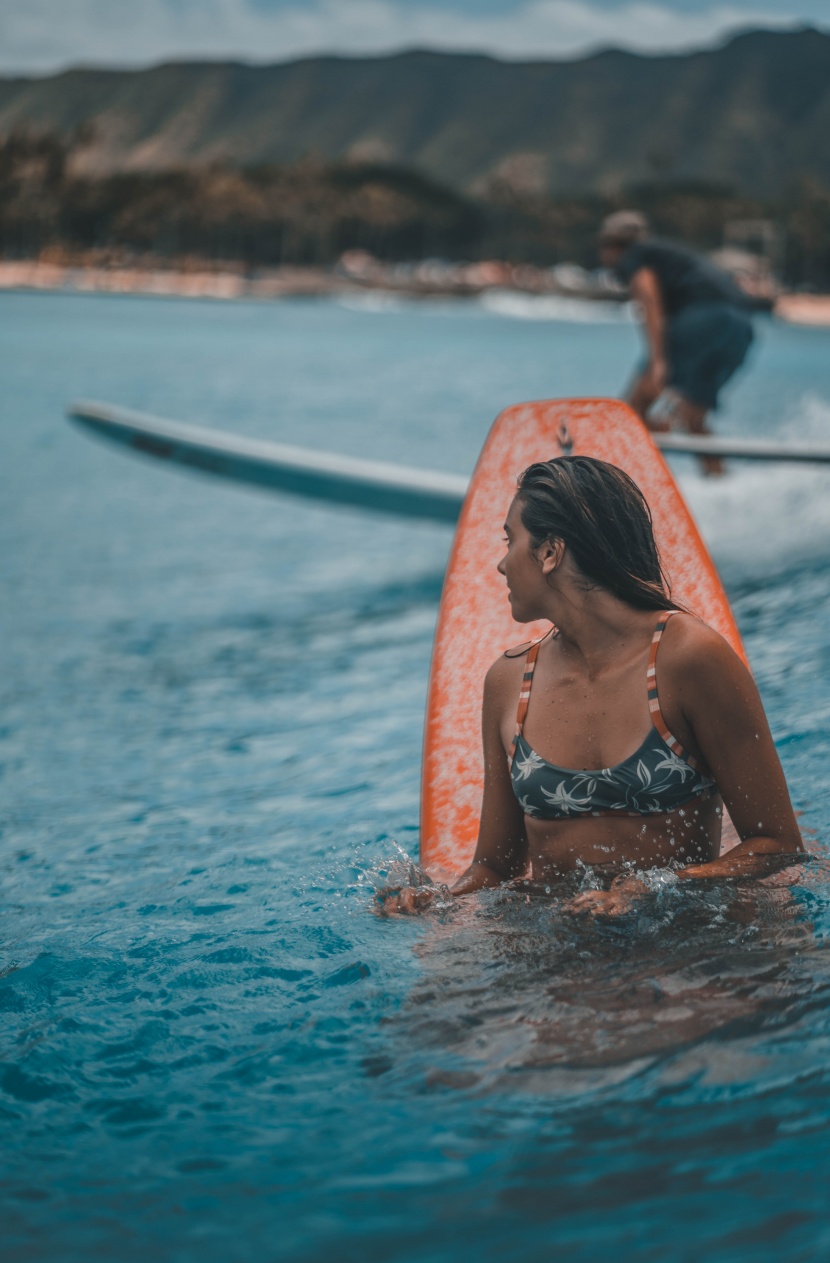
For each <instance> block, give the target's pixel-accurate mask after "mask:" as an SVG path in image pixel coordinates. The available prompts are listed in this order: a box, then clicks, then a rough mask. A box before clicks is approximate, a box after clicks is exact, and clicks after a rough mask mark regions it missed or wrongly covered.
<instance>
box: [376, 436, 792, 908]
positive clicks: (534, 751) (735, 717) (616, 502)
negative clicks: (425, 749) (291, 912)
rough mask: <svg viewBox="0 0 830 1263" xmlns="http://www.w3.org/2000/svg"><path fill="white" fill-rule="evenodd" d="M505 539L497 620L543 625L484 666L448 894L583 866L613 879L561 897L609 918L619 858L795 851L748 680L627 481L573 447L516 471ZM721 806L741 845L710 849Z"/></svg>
mask: <svg viewBox="0 0 830 1263" xmlns="http://www.w3.org/2000/svg"><path fill="white" fill-rule="evenodd" d="M505 543H506V546H507V547H506V552H505V555H504V557H503V558H502V560H501V561H500V562H499V566H498V568H499V571H500V573H501V574H503V575H504V577H505V579H506V581H507V591H508V597H509V600H510V605H511V609H512V613H513V617H514V619H515V620H516V622H518V623H531V622H535V621H536V620H539V619H544V620H548V621H549V622H550V623H552V624H553V627H552V629H551V631H550V632H549V633H548V635H547V636H545V637H544V638H543V639H542V640H541V641H538V642H536V643H535V644H528V645H522V646H519V648H517V649H511V650H508V651H507V653H506V654H505V655H504V656H503V657H501V658H499V659H498V661H497V662H495V663H494V664H493V666H492V667H491V668H490V670H489V671H488V673H487V678H486V681H485V686H484V710H483V737H484V764H485V781H484V801H483V806H482V813H481V823H480V827H479V837H478V845H477V847H476V852H475V858H474V859H473V862H472V864H471V865H470V867H469V868H468V869H467V870H466V872H465V873H463V874H462V875H461V877H460V878H459V879H458V880H457V881H456V883H455V885H454V886H453V888H452V893H453V894H454V895H466V894H471V893H472V892H474V891H476V890H482V889H484V888H485V887H489V886H498V885H500V884H501V883H502V882H506V881H510V880H511V879H514V878H516V877H519V876H521V875H522V874H524V873H526V872H527V871H528V869H529V870H530V874H531V876H532V878H533V880H534V881H539V882H543V883H550V882H551V881H555V880H557V879H561V878H562V877H564V876H565V875H567V874H568V873H573V872H574V870H576V869H577V868H578V867H579V866H582V865H588V866H595V867H597V868H599V869H600V870H604V871H606V872H611V873H614V872H616V874H617V875H616V876H615V877H614V880H613V881H612V882H611V885H610V888H609V889H606V890H591V891H587V892H585V893H583V894H581V895H580V896H578V897H577V898H576V899H574V900H572V901H571V904H570V908H571V909H572V910H573V911H576V912H595V913H603V914H606V915H615V914H618V913H621V912H624V911H625V910H626V909H627V908H628V907H630V906H631V904H632V902H633V901H634V899H636V897H637V895H638V894H639V893H641V892H642V891H643V890H644V889H645V888H646V887H645V885H644V883H643V882H642V881H641V880H640V879H639V878H638V877H636V876H634V875H633V872H632V870H645V869H651V868H661V867H667V866H669V865H671V866H672V867H674V868H676V870H677V876H678V877H680V878H684V879H699V878H706V877H730V876H763V875H765V874H767V873H769V872H771V871H773V870H774V869H776V868H778V867H780V866H781V863H782V857H783V856H790V857H791V856H793V855H794V854H802V853H803V846H802V842H801V837H800V835H799V831H798V827H797V824H796V820H795V815H794V813H793V809H792V806H791V804H790V799H789V794H788V792H787V785H786V782H785V780H784V773H783V771H782V769H781V764H780V762H779V760H778V755H777V753H776V750H775V746H774V744H773V740H772V736H771V734H770V730H769V725H768V723H767V719H766V716H765V714H764V710H763V706H762V704H761V699H760V697H759V695H758V690H757V688H756V687H755V684H754V682H753V680H752V677H751V675H750V673H749V671H747V669H746V667H745V666H744V665H743V663H742V662H741V661H740V659H739V658H738V657H737V655H736V654H735V653H734V652H733V650H732V649H731V648H730V647H729V645H727V643H726V641H725V640H724V639H723V638H722V637H721V636H719V635H718V633H717V632H715V631H713V630H712V629H711V628H710V627H708V626H706V624H705V623H702V622H701V621H700V620H699V619H697V618H695V617H694V616H693V615H692V614H689V613H686V612H684V611H682V610H681V609H680V608H679V607H678V606H677V605H676V604H675V603H674V602H673V601H672V600H671V596H670V594H669V592H668V588H667V585H666V581H665V577H664V575H663V572H662V569H661V566H660V560H659V557H658V554H657V548H656V545H655V542H654V535H653V531H652V523H651V514H650V512H649V509H648V505H647V504H646V502H645V499H644V498H643V495H642V493H641V492H640V491H639V489H638V487H637V486H636V484H635V483H634V482H632V480H631V479H630V478H629V477H628V475H627V474H625V473H623V471H622V470H620V469H617V468H616V467H615V466H613V465H609V464H607V463H606V462H604V461H599V460H594V459H592V458H590V457H587V456H565V457H561V458H559V459H557V460H551V461H546V462H543V463H539V464H535V465H531V466H530V468H529V469H527V470H525V472H524V474H523V475H522V477H521V479H520V481H519V486H518V491H517V494H516V496H515V498H514V500H513V503H512V504H511V506H510V511H509V513H508V515H507V521H506V523H505ZM724 805H725V806H726V809H727V810H728V812H729V815H730V816H731V818H732V821H733V824H734V825H735V828H736V830H737V832H738V835H739V837H740V839H741V840H740V843H739V845H737V846H736V847H735V848H734V849H733V850H731V851H729V852H728V853H727V854H726V855H724V856H722V857H720V858H719V850H720V839H721V821H722V817H723V808H724ZM432 897H433V895H432V892H431V891H430V888H429V887H427V888H425V889H405V890H403V891H401V892H399V893H398V894H395V895H391V896H390V898H389V900H387V905H386V906H387V909H388V910H390V911H399V912H414V911H419V910H420V909H421V908H423V907H425V906H427V905H428V904H429V903H430V902H431V901H432Z"/></svg>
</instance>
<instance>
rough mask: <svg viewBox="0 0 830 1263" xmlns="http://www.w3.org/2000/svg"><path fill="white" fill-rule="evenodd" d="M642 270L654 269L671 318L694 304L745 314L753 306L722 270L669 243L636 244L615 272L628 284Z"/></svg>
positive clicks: (640, 242)
mask: <svg viewBox="0 0 830 1263" xmlns="http://www.w3.org/2000/svg"><path fill="white" fill-rule="evenodd" d="M641 268H650V269H651V270H652V272H654V274H655V275H656V277H657V281H658V284H659V286H660V292H661V294H662V297H663V306H664V307H665V309H666V315H667V316H676V315H677V313H678V312H679V311H682V310H683V309H684V307H690V306H691V305H692V304H693V303H726V304H727V305H728V306H730V307H739V308H741V309H743V310H744V311H746V310H748V309H749V308H750V307H751V306H752V304H751V302H750V301H749V299H748V298H747V296H746V294H744V292H743V290H741V289H739V288H738V286H737V285H736V284H735V282H734V281H733V280H732V277H731V276H729V274H728V273H727V272H724V271H723V269H722V268H719V267H716V266H715V264H714V263H710V262H709V260H708V259H704V258H703V257H702V256H701V255H699V254H694V253H693V252H692V251H691V250H686V249H684V247H683V246H675V245H673V244H672V243H671V242H669V241H658V240H654V239H652V240H649V241H635V243H634V244H633V245H632V246H629V247H628V249H627V250H626V251H625V253H624V254H623V256H622V258H621V259H620V261H619V263H618V264H617V266H616V269H615V271H616V273H617V275H618V276H619V278H620V280H622V281H625V283H626V284H628V283H629V281H630V280H631V278H632V276H634V274H635V273H636V272H639V271H640V269H641Z"/></svg>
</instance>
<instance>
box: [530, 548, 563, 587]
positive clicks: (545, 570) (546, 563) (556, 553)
mask: <svg viewBox="0 0 830 1263" xmlns="http://www.w3.org/2000/svg"><path fill="white" fill-rule="evenodd" d="M536 556H537V558H538V560H539V563H540V565H541V567H542V574H543V575H544V576H545V578H547V577H548V575H550V574H553V572H554V570H558V569H559V567H560V566H561V564H562V558H563V557H564V556H565V541H564V540H561V539H546V540H545V542H544V544H541V545H540V546H539V548H538V550H537V552H536Z"/></svg>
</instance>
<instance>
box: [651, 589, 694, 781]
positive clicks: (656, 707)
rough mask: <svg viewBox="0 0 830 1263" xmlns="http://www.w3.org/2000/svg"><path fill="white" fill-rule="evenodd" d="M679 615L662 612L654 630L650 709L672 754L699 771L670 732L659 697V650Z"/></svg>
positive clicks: (673, 611)
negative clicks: (668, 625)
mask: <svg viewBox="0 0 830 1263" xmlns="http://www.w3.org/2000/svg"><path fill="white" fill-rule="evenodd" d="M679 613H680V611H679V610H662V611H661V613H660V617H659V618H658V620H657V625H656V627H655V628H654V635H653V636H652V638H651V648H650V649H649V654H648V671H647V673H646V680H647V684H648V708H649V711H650V712H651V722H652V723H653V724H654V727H655V728H656V729H657V731H658V732H659V733H660V736H661V737H662V738H663V740H664V741H665V743H666V745H667V746H668V747H669V749H670V750H671V751H672V753H673V754H676V755H677V756H678V758H680V759H685V761H686V762H687V763H688V764H689V766H690V767H693V768H694V769H695V770H696V771H697V770H698V769H699V764H698V761H697V760H696V759H693V758H692V756H691V755H690V754H689V753H688V752H687V751H686V749H685V748H684V747H683V746H682V745H681V744H680V742H679V741H678V740H677V737H675V736H674V735H673V734H672V733H671V732H669V729H668V726H667V724H666V721H665V719H664V718H663V712H662V711H661V709H660V699H659V697H658V696H657V650H658V648H659V646H660V640H661V638H662V635H663V632H664V631H665V630H666V623H667V622H668V621H669V619H670V618H671V616H672V615H673V614H679Z"/></svg>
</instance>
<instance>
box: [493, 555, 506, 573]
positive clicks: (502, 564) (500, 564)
mask: <svg viewBox="0 0 830 1263" xmlns="http://www.w3.org/2000/svg"><path fill="white" fill-rule="evenodd" d="M506 561H507V553H505V555H504V556H503V557H502V558H501V560H500V561H499V564H498V565H497V566H496V569H497V570H498V572H499V574H504V563H505V562H506Z"/></svg>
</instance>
